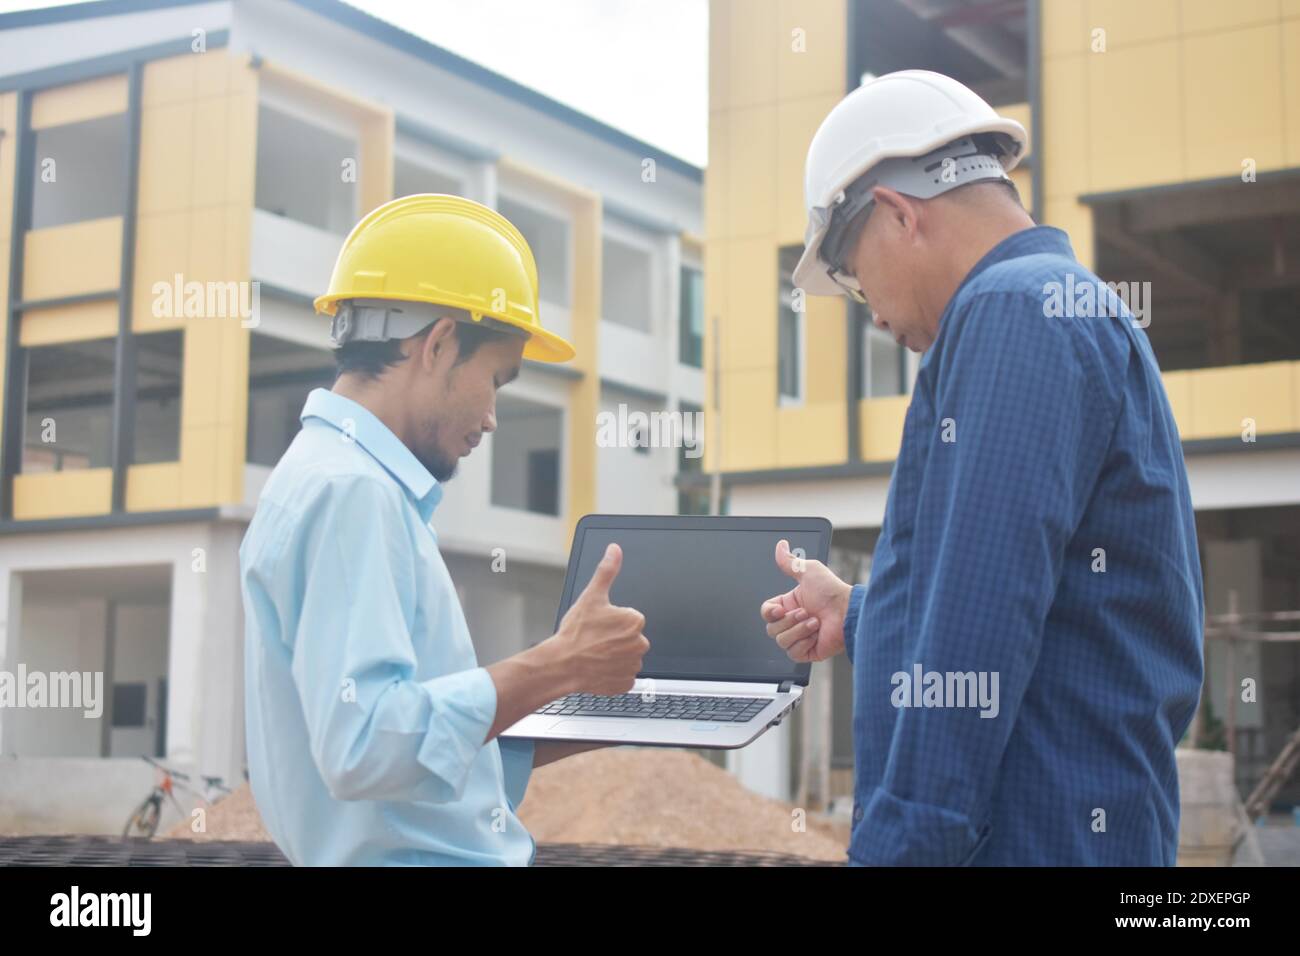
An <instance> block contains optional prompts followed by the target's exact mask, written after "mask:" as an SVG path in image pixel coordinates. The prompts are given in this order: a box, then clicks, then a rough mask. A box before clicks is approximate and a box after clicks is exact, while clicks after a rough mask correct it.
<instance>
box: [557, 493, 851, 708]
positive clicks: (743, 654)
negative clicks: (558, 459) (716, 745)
mask: <svg viewBox="0 0 1300 956" xmlns="http://www.w3.org/2000/svg"><path fill="white" fill-rule="evenodd" d="M617 521H618V517H617V516H604V515H597V516H588V517H587V518H584V519H583V520H582V522H580V524H579V527H578V530H577V533H576V534H575V542H574V547H575V549H576V561H575V560H574V556H571V558H570V567H569V580H568V581H567V582H566V588H565V594H564V600H563V603H562V605H561V608H560V617H563V615H564V612H565V611H566V610H568V607H569V605H570V604H571V603H572V602H573V600H574V599H576V597H577V596H578V595H579V594H581V593H582V589H583V588H585V587H586V586H587V583H588V582H589V581H590V580H591V576H592V574H593V573H594V572H595V569H596V565H597V564H598V563H599V562H600V559H601V557H602V555H604V553H605V548H606V546H607V545H609V543H610V542H611V541H612V542H616V543H617V544H618V545H619V546H620V547H621V548H622V549H623V566H622V569H621V570H620V571H619V574H618V577H617V578H616V579H615V580H614V585H613V587H612V588H611V589H610V600H611V601H612V602H613V603H614V604H619V605H623V606H625V607H634V608H636V609H637V610H638V611H640V612H641V613H642V614H644V615H645V619H646V623H645V636H646V638H647V639H649V641H650V650H649V651H648V652H647V653H646V656H645V660H644V662H643V665H642V671H641V674H640V676H641V677H659V678H664V679H667V678H676V679H686V678H698V679H702V680H756V681H765V682H766V681H771V682H773V683H778V682H780V681H783V680H790V681H794V682H795V683H798V684H806V683H807V682H808V674H809V670H810V667H809V665H808V664H796V663H795V662H793V661H791V660H790V658H789V657H788V656H787V655H786V653H785V651H783V650H781V648H780V647H779V646H778V645H777V643H776V641H774V640H772V638H770V637H768V636H767V631H766V625H765V623H764V622H763V619H762V617H761V616H760V611H759V608H760V606H761V605H762V603H763V602H764V601H765V600H767V599H768V598H770V597H772V596H774V595H776V594H782V593H784V592H786V591H789V590H790V589H791V588H793V587H794V586H795V584H796V582H795V581H794V579H793V578H790V577H787V576H786V575H784V574H782V573H781V571H780V569H779V568H777V566H776V560H775V558H774V553H775V550H776V543H777V542H778V541H780V540H781V539H782V538H785V539H786V540H787V541H789V542H790V547H791V549H799V548H802V549H803V554H804V555H805V556H806V557H809V558H816V559H818V560H821V561H825V560H826V557H827V554H828V552H829V550H830V523H829V522H827V521H825V520H824V519H806V518H804V519H779V518H778V519H766V518H700V517H663V518H642V517H638V518H635V519H633V518H627V519H625V522H624V524H625V525H632V526H622V527H620V526H608V525H611V524H613V523H615V522H617ZM796 553H798V552H796ZM557 623H558V622H557Z"/></svg>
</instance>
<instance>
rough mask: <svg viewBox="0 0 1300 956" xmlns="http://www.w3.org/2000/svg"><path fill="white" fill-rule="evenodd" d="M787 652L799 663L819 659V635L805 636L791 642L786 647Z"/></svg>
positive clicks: (791, 658)
mask: <svg viewBox="0 0 1300 956" xmlns="http://www.w3.org/2000/svg"><path fill="white" fill-rule="evenodd" d="M786 654H787V655H789V657H790V660H792V661H794V662H795V663H797V664H803V663H807V662H811V661H816V660H817V635H816V634H814V635H813V636H812V637H805V638H804V639H803V640H802V641H798V642H796V643H794V644H791V645H790V646H789V647H788V648H787V649H786Z"/></svg>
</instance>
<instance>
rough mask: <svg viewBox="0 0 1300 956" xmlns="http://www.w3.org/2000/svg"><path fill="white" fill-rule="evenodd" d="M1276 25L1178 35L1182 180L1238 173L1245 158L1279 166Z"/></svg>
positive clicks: (1279, 79) (1279, 69)
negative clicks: (1184, 150) (1184, 155)
mask: <svg viewBox="0 0 1300 956" xmlns="http://www.w3.org/2000/svg"><path fill="white" fill-rule="evenodd" d="M1277 29H1278V28H1277V26H1276V25H1272V26H1267V27H1256V28H1252V29H1247V30H1234V31H1232V32H1229V33H1218V34H1206V35H1202V36H1191V37H1187V38H1186V39H1185V40H1184V41H1183V57H1182V77H1183V108H1184V113H1183V116H1184V128H1185V130H1186V136H1187V163H1186V166H1185V169H1184V172H1185V174H1186V176H1187V177H1188V178H1189V179H1211V178H1217V177H1221V176H1239V175H1240V174H1241V163H1242V160H1243V159H1245V158H1248V157H1249V158H1251V159H1254V160H1255V162H1256V164H1257V165H1258V168H1259V169H1260V170H1265V169H1277V168H1278V167H1280V166H1281V165H1282V157H1283V150H1282V129H1281V126H1282V63H1281V53H1280V49H1279V47H1280V44H1279V43H1278V33H1277ZM1293 68H1300V63H1296V64H1293Z"/></svg>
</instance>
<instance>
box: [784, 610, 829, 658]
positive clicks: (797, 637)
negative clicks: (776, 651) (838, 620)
mask: <svg viewBox="0 0 1300 956" xmlns="http://www.w3.org/2000/svg"><path fill="white" fill-rule="evenodd" d="M820 626H821V624H820V622H819V621H818V620H817V618H815V617H812V618H809V619H808V620H806V621H800V622H799V623H798V624H796V625H795V626H794V627H791V628H787V629H786V630H785V631H783V632H782V633H780V634H778V635H776V643H777V644H779V645H780V646H781V650H783V651H789V650H790V648H792V647H794V645H796V644H798V643H799V642H800V641H802V640H805V639H807V638H809V637H815V636H816V635H817V629H818V628H819V627H820Z"/></svg>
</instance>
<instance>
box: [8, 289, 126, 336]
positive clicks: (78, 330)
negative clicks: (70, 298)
mask: <svg viewBox="0 0 1300 956" xmlns="http://www.w3.org/2000/svg"><path fill="white" fill-rule="evenodd" d="M117 327H118V308H117V298H116V297H114V298H112V299H102V300H98V301H95V302H78V303H76V304H74V305H56V306H51V307H49V308H45V309H27V310H25V311H24V312H23V314H22V325H21V326H20V328H19V330H18V340H19V342H21V343H22V346H23V348H31V347H33V346H36V345H57V344H59V343H61V342H82V341H85V340H86V339H105V338H111V337H113V336H115V335H117Z"/></svg>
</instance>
